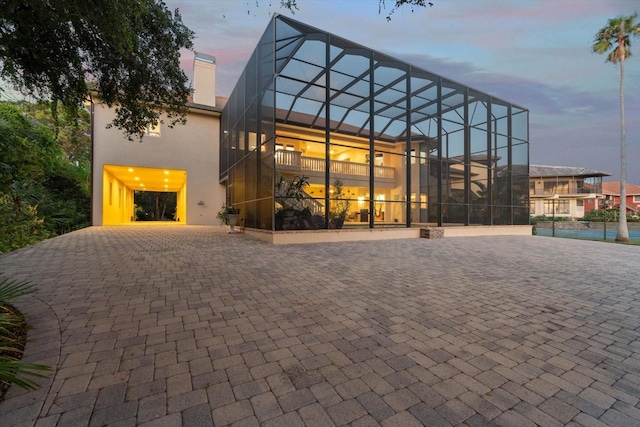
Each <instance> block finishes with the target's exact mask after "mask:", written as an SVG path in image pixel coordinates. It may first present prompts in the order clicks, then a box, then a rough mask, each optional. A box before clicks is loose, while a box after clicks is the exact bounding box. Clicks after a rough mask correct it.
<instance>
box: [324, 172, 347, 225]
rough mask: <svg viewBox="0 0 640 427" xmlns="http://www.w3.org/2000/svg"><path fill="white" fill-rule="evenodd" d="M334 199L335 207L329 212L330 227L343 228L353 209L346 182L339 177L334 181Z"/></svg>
mask: <svg viewBox="0 0 640 427" xmlns="http://www.w3.org/2000/svg"><path fill="white" fill-rule="evenodd" d="M333 199H334V200H333V207H332V209H331V211H330V212H329V228H342V225H343V224H344V220H345V218H346V217H347V213H348V212H349V209H351V202H350V201H349V199H348V198H347V197H346V194H345V191H344V183H343V182H342V180H341V179H339V178H336V179H335V180H334V181H333Z"/></svg>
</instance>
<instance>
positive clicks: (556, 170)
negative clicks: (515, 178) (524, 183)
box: [529, 165, 611, 177]
mask: <svg viewBox="0 0 640 427" xmlns="http://www.w3.org/2000/svg"><path fill="white" fill-rule="evenodd" d="M529 176H532V177H552V176H581V177H592V176H611V174H610V173H607V172H602V171H597V170H595V169H587V168H577V167H572V166H544V165H529Z"/></svg>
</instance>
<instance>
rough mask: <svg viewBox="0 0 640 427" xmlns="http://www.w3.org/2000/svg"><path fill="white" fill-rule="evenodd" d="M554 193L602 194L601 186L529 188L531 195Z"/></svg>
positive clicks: (549, 194) (550, 194)
mask: <svg viewBox="0 0 640 427" xmlns="http://www.w3.org/2000/svg"><path fill="white" fill-rule="evenodd" d="M554 194H602V188H597V187H582V188H578V187H573V186H570V187H561V188H545V189H535V190H534V189H533V188H531V189H529V195H531V196H552V195H554Z"/></svg>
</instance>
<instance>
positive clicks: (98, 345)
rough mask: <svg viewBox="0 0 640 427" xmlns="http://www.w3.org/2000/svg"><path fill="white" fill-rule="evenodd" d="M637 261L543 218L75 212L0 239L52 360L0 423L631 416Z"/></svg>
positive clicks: (599, 421)
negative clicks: (464, 227) (224, 224)
mask: <svg viewBox="0 0 640 427" xmlns="http://www.w3.org/2000/svg"><path fill="white" fill-rule="evenodd" d="M639 268H640V247H637V246H635V247H634V246H622V245H614V244H606V243H600V242H586V241H576V240H568V239H552V238H544V237H481V238H448V239H443V240H427V239H411V240H395V241H378V242H352V243H337V244H314V245H290V246H271V245H268V244H265V243H262V242H259V241H256V240H253V239H251V238H250V237H248V236H245V235H228V234H225V233H224V231H223V229H222V228H220V227H189V226H164V227H163V226H151V227H135V226H134V227H118V228H115V227H101V228H89V229H85V230H81V231H78V232H75V233H71V234H68V235H64V236H61V237H58V238H55V239H51V240H48V241H45V242H42V243H40V244H37V245H34V246H32V247H29V248H25V249H22V250H19V251H15V252H12V253H9V254H5V255H2V256H0V271H1V272H2V273H3V275H2V277H10V278H15V279H25V280H29V281H32V282H33V283H36V284H38V285H39V286H40V292H39V293H38V294H37V295H36V296H30V297H25V298H23V299H21V300H19V302H18V304H17V305H18V306H19V307H20V308H21V309H22V310H23V312H25V313H26V314H27V315H28V316H29V318H30V322H31V323H32V324H33V325H34V329H33V330H32V331H31V335H30V338H32V339H33V342H31V343H29V344H28V346H27V351H26V360H29V361H33V362H36V361H37V362H42V363H46V364H49V365H51V366H54V367H55V371H54V372H53V373H52V375H51V377H50V379H49V380H48V381H44V382H43V387H42V388H41V389H40V390H38V391H35V392H24V391H22V390H21V389H18V388H15V387H12V388H11V389H10V390H9V392H8V394H7V396H6V400H5V401H4V402H3V403H2V404H0V425H2V426H10V425H11V426H13V425H25V426H33V425H37V426H54V425H57V426H87V425H89V426H104V425H111V426H134V425H149V426H182V425H184V426H210V425H216V426H218V425H220V426H221V425H233V426H258V425H262V426H298V425H299V426H303V425H306V426H332V425H336V426H339V425H353V426H365V425H366V426H372V425H381V426H412V425H428V426H448V425H467V426H479V425H509V426H534V425H541V426H556V425H557V426H560V425H584V426H598V425H612V426H623V425H630V426H637V425H639V424H640V407H639V402H640V355H639V353H638V349H639V348H640V342H639V340H638V338H639V337H640V292H639V290H640V281H639V280H638V277H639V273H638V271H639Z"/></svg>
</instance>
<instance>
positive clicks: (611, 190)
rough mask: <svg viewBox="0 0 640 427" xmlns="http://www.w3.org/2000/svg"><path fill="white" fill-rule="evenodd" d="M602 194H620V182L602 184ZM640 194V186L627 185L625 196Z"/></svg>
mask: <svg viewBox="0 0 640 427" xmlns="http://www.w3.org/2000/svg"><path fill="white" fill-rule="evenodd" d="M602 194H613V195H616V196H617V195H619V194H620V181H610V182H603V183H602ZM638 194H640V185H635V184H629V183H627V196H631V195H638Z"/></svg>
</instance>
